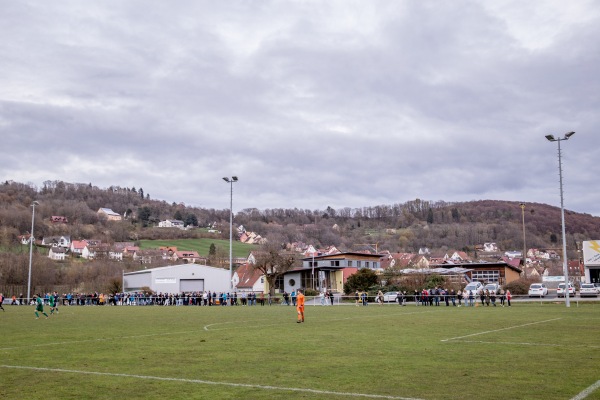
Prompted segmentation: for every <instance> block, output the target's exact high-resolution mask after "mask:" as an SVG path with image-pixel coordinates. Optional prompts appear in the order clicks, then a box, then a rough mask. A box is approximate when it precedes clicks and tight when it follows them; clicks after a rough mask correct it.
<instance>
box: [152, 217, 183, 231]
mask: <svg viewBox="0 0 600 400" xmlns="http://www.w3.org/2000/svg"><path fill="white" fill-rule="evenodd" d="M158 227H159V228H178V229H185V224H184V222H183V221H180V220H178V219H166V220H164V221H160V222H159V223H158Z"/></svg>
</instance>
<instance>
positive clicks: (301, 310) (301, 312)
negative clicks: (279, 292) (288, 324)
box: [296, 289, 304, 324]
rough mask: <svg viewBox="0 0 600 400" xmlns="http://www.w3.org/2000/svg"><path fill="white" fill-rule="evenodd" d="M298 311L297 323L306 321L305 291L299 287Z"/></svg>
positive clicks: (297, 296) (297, 297)
mask: <svg viewBox="0 0 600 400" xmlns="http://www.w3.org/2000/svg"><path fill="white" fill-rule="evenodd" d="M296 311H297V312H298V321H297V323H298V324H299V323H301V322H304V293H302V289H298V294H297V295H296Z"/></svg>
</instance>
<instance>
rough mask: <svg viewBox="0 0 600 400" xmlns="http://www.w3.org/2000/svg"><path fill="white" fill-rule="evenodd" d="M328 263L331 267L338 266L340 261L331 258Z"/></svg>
mask: <svg viewBox="0 0 600 400" xmlns="http://www.w3.org/2000/svg"><path fill="white" fill-rule="evenodd" d="M329 265H331V266H332V267H339V266H340V261H339V260H337V261H333V260H332V261H330V262H329Z"/></svg>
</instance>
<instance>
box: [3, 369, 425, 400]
mask: <svg viewBox="0 0 600 400" xmlns="http://www.w3.org/2000/svg"><path fill="white" fill-rule="evenodd" d="M0 368H11V369H25V370H31V371H48V372H62V373H70V374H83V375H97V376H112V377H119V378H136V379H148V380H156V381H168V382H184V383H198V384H203V385H221V386H230V387H241V388H250V389H261V390H278V391H289V392H303V393H313V394H325V395H333V396H344V397H366V398H371V399H392V400H422V399H417V398H412V397H398V396H386V395H381V394H368V393H349V392H334V391H330V390H317V389H305V388H292V387H278V386H270V385H252V384H248V383H233V382H215V381H206V380H202V379H184V378H167V377H161V376H149V375H131V374H118V373H111V372H96V371H78V370H71V369H61V368H41V367H27V366H19V365H0Z"/></svg>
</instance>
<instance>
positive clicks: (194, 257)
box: [171, 250, 206, 264]
mask: <svg viewBox="0 0 600 400" xmlns="http://www.w3.org/2000/svg"><path fill="white" fill-rule="evenodd" d="M171 259H172V260H173V261H177V262H180V263H184V264H206V257H200V255H199V254H198V252H197V251H191V250H181V251H176V252H174V253H173V255H172V256H171Z"/></svg>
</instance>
